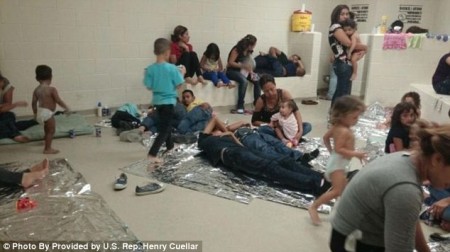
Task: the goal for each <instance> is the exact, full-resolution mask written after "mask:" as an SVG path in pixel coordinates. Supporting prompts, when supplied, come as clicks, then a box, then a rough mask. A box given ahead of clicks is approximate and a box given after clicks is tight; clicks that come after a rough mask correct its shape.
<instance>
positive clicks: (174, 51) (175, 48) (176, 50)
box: [170, 42, 192, 61]
mask: <svg viewBox="0 0 450 252" xmlns="http://www.w3.org/2000/svg"><path fill="white" fill-rule="evenodd" d="M187 46H188V48H189V51H190V52H192V45H191V44H187ZM183 52H184V49H183V48H180V46H179V45H178V43H177V42H172V44H171V45H170V54H171V55H175V57H177V61H178V60H180V57H181V54H182V53H183Z"/></svg>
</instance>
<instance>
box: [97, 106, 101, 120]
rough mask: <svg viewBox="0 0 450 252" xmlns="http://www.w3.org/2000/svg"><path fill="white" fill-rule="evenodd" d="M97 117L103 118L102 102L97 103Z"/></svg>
mask: <svg viewBox="0 0 450 252" xmlns="http://www.w3.org/2000/svg"><path fill="white" fill-rule="evenodd" d="M97 116H98V117H102V103H101V102H98V103H97Z"/></svg>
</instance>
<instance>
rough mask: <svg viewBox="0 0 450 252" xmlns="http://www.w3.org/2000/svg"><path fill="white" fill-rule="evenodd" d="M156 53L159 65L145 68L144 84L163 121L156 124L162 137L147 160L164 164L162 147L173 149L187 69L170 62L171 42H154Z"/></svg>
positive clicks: (159, 40)
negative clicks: (176, 114)
mask: <svg viewBox="0 0 450 252" xmlns="http://www.w3.org/2000/svg"><path fill="white" fill-rule="evenodd" d="M153 52H154V54H155V55H156V62H155V63H153V64H152V65H150V66H148V67H147V68H146V69H145V75H144V85H145V87H146V88H147V89H148V90H151V91H152V92H153V101H152V104H153V105H154V106H155V108H156V113H158V116H159V118H160V119H159V124H158V125H157V127H158V132H159V134H158V136H157V137H156V139H155V141H154V142H153V145H152V147H151V148H150V151H149V152H148V159H149V161H150V162H151V163H161V162H163V160H162V159H160V158H158V157H157V154H158V151H159V148H161V145H162V144H163V143H164V142H165V143H166V148H167V151H170V150H171V149H173V147H174V143H173V141H172V138H171V133H172V126H171V124H170V122H171V120H172V118H173V117H174V106H175V104H176V101H177V97H178V92H177V89H178V88H181V87H182V85H181V84H183V82H184V78H183V76H184V74H185V73H186V69H185V68H184V66H179V67H176V66H175V65H173V64H170V63H168V61H169V57H170V41H169V40H167V39H164V38H159V39H157V40H155V43H154V48H153Z"/></svg>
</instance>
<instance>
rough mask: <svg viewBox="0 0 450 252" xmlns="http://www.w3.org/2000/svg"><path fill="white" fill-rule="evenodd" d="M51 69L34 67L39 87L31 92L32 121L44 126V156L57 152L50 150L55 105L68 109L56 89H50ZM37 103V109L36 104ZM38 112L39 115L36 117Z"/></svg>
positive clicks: (53, 128)
mask: <svg viewBox="0 0 450 252" xmlns="http://www.w3.org/2000/svg"><path fill="white" fill-rule="evenodd" d="M52 77H53V76H52V69H51V68H50V67H49V66H46V65H39V66H37V67H36V80H37V81H38V82H39V86H38V87H37V88H36V89H35V90H34V92H33V100H32V102H31V103H32V105H31V106H32V108H33V114H34V119H35V120H37V121H39V122H40V123H43V124H44V131H45V136H44V142H45V147H44V154H56V153H58V152H59V150H56V149H53V148H52V140H53V135H54V134H55V128H56V123H55V118H54V117H53V115H54V113H55V110H56V104H58V105H59V106H61V107H62V108H64V109H65V111H66V112H67V111H69V108H68V107H67V105H66V104H65V103H64V101H63V100H61V98H60V97H59V95H58V91H57V90H56V88H54V87H51V86H50V84H51V83H52ZM38 102H39V108H38V106H37V103H38ZM38 110H39V115H38Z"/></svg>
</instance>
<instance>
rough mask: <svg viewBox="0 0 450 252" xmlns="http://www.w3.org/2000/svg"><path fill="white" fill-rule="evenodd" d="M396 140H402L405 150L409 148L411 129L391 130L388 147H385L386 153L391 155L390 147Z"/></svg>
mask: <svg viewBox="0 0 450 252" xmlns="http://www.w3.org/2000/svg"><path fill="white" fill-rule="evenodd" d="M394 138H400V139H401V140H402V142H403V148H405V149H407V148H409V128H406V127H392V128H391V129H390V130H389V133H388V136H387V138H386V145H385V147H384V152H386V153H391V151H390V149H389V146H390V145H391V144H392V143H394Z"/></svg>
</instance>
